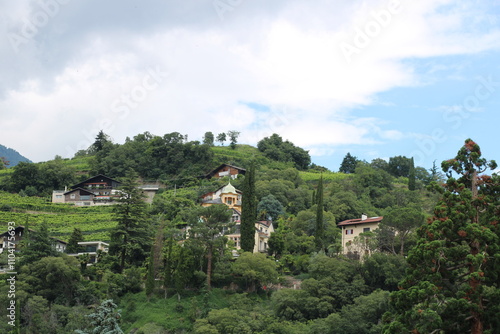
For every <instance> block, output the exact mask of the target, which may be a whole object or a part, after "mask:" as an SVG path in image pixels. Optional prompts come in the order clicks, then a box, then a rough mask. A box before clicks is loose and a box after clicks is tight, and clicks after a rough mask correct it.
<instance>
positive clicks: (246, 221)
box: [240, 163, 257, 252]
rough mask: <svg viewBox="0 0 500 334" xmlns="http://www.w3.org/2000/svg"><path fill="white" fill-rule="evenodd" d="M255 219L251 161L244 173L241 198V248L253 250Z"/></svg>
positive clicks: (253, 170)
mask: <svg viewBox="0 0 500 334" xmlns="http://www.w3.org/2000/svg"><path fill="white" fill-rule="evenodd" d="M256 220H257V200H256V195H255V164H254V163H252V165H251V166H250V168H249V170H248V171H247V173H246V174H245V180H244V183H243V198H242V200H241V226H240V231H241V249H243V251H245V252H253V249H254V247H255V221H256Z"/></svg>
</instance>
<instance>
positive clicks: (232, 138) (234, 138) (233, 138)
mask: <svg viewBox="0 0 500 334" xmlns="http://www.w3.org/2000/svg"><path fill="white" fill-rule="evenodd" d="M227 135H228V137H229V146H230V147H231V148H232V149H233V150H234V149H235V148H236V143H237V142H238V137H239V136H240V132H239V131H235V130H231V131H228V132H227Z"/></svg>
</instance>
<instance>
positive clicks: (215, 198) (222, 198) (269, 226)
mask: <svg viewBox="0 0 500 334" xmlns="http://www.w3.org/2000/svg"><path fill="white" fill-rule="evenodd" d="M242 195H243V193H242V192H241V191H240V190H238V189H236V188H235V187H234V186H233V185H232V184H231V182H229V183H228V184H227V185H225V186H224V187H221V188H219V189H217V190H216V191H214V192H210V193H207V194H205V195H203V196H202V202H201V205H202V206H204V207H207V206H211V205H214V204H225V205H227V206H228V207H230V208H231V209H233V210H232V211H233V215H232V217H231V221H232V222H234V223H235V226H234V232H233V233H231V234H227V237H228V239H229V240H231V241H233V242H234V245H235V247H236V249H241V232H240V221H241V197H242ZM273 232H274V226H273V222H272V221H258V222H255V246H254V249H253V252H254V253H258V252H267V248H268V241H269V236H270V235H271V233H273Z"/></svg>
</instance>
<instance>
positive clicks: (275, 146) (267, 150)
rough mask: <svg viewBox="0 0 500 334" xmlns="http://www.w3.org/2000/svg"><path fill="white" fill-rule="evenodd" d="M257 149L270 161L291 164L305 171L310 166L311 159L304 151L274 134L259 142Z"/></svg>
mask: <svg viewBox="0 0 500 334" xmlns="http://www.w3.org/2000/svg"><path fill="white" fill-rule="evenodd" d="M257 148H258V149H259V151H261V152H262V153H264V155H265V156H266V157H268V158H270V159H272V160H276V161H281V162H293V164H294V166H295V168H297V169H299V170H306V169H307V168H308V167H309V165H310V164H311V157H310V155H309V153H308V152H307V151H306V150H304V149H302V148H300V147H297V146H295V145H294V144H293V143H291V142H289V141H288V140H285V141H283V138H281V137H280V136H279V135H278V134H276V133H274V134H273V135H272V136H271V137H265V138H264V139H262V140H261V141H259V142H258V143H257Z"/></svg>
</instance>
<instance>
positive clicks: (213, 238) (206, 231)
mask: <svg viewBox="0 0 500 334" xmlns="http://www.w3.org/2000/svg"><path fill="white" fill-rule="evenodd" d="M230 218H231V211H230V210H229V208H228V207H227V206H226V205H225V204H215V205H212V206H209V207H201V208H197V209H195V210H193V212H192V214H191V217H190V219H189V220H190V226H191V229H190V230H189V238H190V239H192V240H194V241H195V242H197V243H198V244H200V246H202V247H203V248H204V249H205V254H206V258H207V287H208V288H209V289H210V288H211V285H212V283H211V278H212V263H213V257H214V250H215V249H217V248H221V247H224V246H225V244H226V241H227V238H226V237H224V231H225V230H226V229H228V228H230V223H229V220H230Z"/></svg>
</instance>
